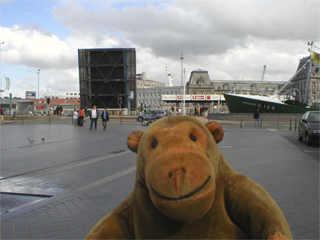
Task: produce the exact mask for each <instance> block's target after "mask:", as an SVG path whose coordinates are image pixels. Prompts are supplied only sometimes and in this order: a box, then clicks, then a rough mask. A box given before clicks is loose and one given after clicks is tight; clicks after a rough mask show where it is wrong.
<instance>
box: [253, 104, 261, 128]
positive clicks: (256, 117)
mask: <svg viewBox="0 0 320 240" xmlns="http://www.w3.org/2000/svg"><path fill="white" fill-rule="evenodd" d="M253 118H254V126H255V127H256V126H257V125H258V126H260V113H259V108H258V109H257V111H255V112H254V114H253Z"/></svg>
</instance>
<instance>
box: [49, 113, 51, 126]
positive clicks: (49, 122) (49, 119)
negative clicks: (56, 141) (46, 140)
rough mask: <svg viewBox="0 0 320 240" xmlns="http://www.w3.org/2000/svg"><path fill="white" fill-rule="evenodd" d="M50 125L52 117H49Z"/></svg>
mask: <svg viewBox="0 0 320 240" xmlns="http://www.w3.org/2000/svg"><path fill="white" fill-rule="evenodd" d="M49 124H51V117H50V115H49Z"/></svg>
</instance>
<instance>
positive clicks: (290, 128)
mask: <svg viewBox="0 0 320 240" xmlns="http://www.w3.org/2000/svg"><path fill="white" fill-rule="evenodd" d="M291 124H292V119H290V125H289V130H290V131H291V130H292V127H291Z"/></svg>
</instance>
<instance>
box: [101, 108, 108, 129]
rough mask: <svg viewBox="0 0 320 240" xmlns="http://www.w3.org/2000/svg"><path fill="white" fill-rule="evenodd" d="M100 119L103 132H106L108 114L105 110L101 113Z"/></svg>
mask: <svg viewBox="0 0 320 240" xmlns="http://www.w3.org/2000/svg"><path fill="white" fill-rule="evenodd" d="M101 119H102V126H103V130H105V131H106V130H107V122H108V121H109V114H108V112H107V109H106V108H105V109H104V110H103V112H102V113H101Z"/></svg>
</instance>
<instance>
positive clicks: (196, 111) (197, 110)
mask: <svg viewBox="0 0 320 240" xmlns="http://www.w3.org/2000/svg"><path fill="white" fill-rule="evenodd" d="M194 115H195V116H197V117H199V107H198V105H196V106H195V108H194Z"/></svg>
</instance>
